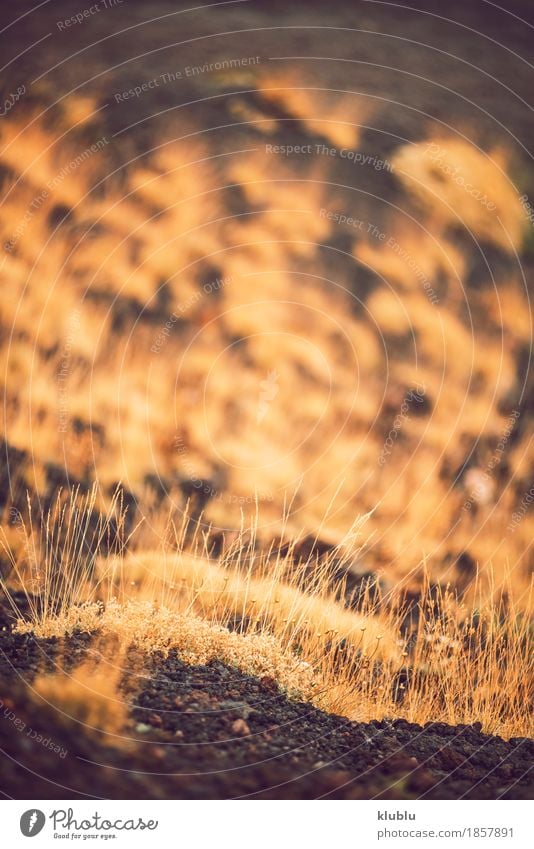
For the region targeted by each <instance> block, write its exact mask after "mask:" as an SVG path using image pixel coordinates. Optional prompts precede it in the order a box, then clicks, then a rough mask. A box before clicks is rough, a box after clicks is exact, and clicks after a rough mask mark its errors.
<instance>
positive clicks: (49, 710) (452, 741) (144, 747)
mask: <svg viewBox="0 0 534 849" xmlns="http://www.w3.org/2000/svg"><path fill="white" fill-rule="evenodd" d="M95 651H98V648H97V644H96V643H95V641H92V640H91V638H89V637H88V636H87V635H79V636H75V637H73V638H70V639H69V640H68V641H67V642H66V644H65V643H61V642H60V641H57V640H56V641H52V640H47V641H36V640H35V639H33V638H32V637H22V636H12V635H11V634H10V633H9V631H6V632H3V633H1V634H0V699H1V704H0V749H1V751H2V756H1V757H2V769H1V778H0V791H1V792H2V793H3V794H4V795H5V796H7V797H13V798H26V799H29V798H78V797H97V798H150V799H154V798H155V799H158V798H174V799H180V798H193V799H205V798H208V799H215V798H217V799H218V798H242V797H252V798H289V799H294V798H306V799H312V798H313V799H315V798H352V799H370V798H389V799H414V798H421V797H422V798H435V799H451V798H454V799H456V798H472V799H475V798H482V799H484V798H490V799H496V798H532V782H529V774H530V775H531V772H530V770H531V768H532V763H533V755H534V741H532V740H527V739H515V740H511V741H507V742H505V741H504V740H502V739H501V738H499V737H491V736H488V735H485V734H482V733H481V732H480V729H479V728H478V727H477V726H476V725H473V726H456V727H452V726H449V725H446V724H445V723H433V724H429V725H426V726H425V727H424V728H423V727H421V726H418V725H413V724H410V723H408V722H405V721H403V720H395V721H382V722H370V723H367V724H362V723H354V722H349V721H348V720H346V719H344V718H343V717H340V716H334V715H329V714H326V713H323V712H322V711H320V710H317V709H316V708H314V707H312V706H310V705H309V704H305V703H297V702H292V701H290V700H288V699H287V698H286V697H285V696H284V695H283V694H282V693H281V692H280V691H279V689H278V687H277V685H276V683H275V682H274V681H273V680H272V679H268V678H264V679H261V680H258V679H255V678H252V677H250V676H247V675H244V674H242V673H240V672H239V671H237V670H235V669H230V668H228V667H226V666H224V665H223V664H222V663H211V664H209V665H208V666H196V667H192V666H187V665H185V664H184V663H183V662H181V661H180V659H179V658H178V657H177V656H176V654H173V653H171V654H170V655H169V656H168V657H166V658H163V657H161V656H153V657H151V658H147V657H141V656H139V655H134V654H133V653H132V655H131V658H130V661H131V662H130V663H129V668H128V671H127V672H126V673H125V675H124V679H123V685H122V686H123V689H124V692H125V693H126V694H128V701H129V703H130V706H131V707H130V719H129V721H128V724H127V726H126V727H125V729H124V732H123V734H122V737H114V736H113V735H103V734H100V735H96V736H95V735H94V734H93V735H91V734H90V732H88V730H87V729H86V728H85V727H84V726H83V725H82V724H80V723H79V722H77V721H75V720H73V719H71V718H69V717H66V716H64V715H62V713H61V711H60V709H59V707H58V706H56V707H53V706H51V707H46V706H44V707H43V705H42V704H41V705H37V704H36V703H35V701H32V700H31V699H30V698H29V697H28V689H27V688H28V683H30V685H31V680H32V678H33V677H34V676H35V673H36V672H37V671H38V670H47V669H48V670H50V671H52V670H53V669H54V668H57V665H58V663H62V664H63V663H64V658H65V657H68V658H69V661H68V664H69V665H70V666H71V667H72V666H74V665H76V664H77V663H79V662H80V661H81V660H82V659H83V658H84V657H86V656H87V655H88V654H89V655H90V654H91V653H93V652H95ZM108 662H109V661H108ZM87 697H88V698H90V694H89V695H88V696H87ZM63 710H64V711H66V710H67V708H66V707H65V706H63ZM38 734H40V735H42V738H44V739H42V740H41V742H39V738H37V735H38ZM54 746H56V747H58V746H59V747H61V748H62V749H63V752H59V753H56V751H57V750H56V751H54V750H53V747H54ZM65 750H66V752H65Z"/></svg>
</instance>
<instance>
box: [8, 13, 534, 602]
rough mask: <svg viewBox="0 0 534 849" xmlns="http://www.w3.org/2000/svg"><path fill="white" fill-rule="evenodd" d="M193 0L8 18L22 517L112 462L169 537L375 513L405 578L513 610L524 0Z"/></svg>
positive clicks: (526, 372) (396, 576)
mask: <svg viewBox="0 0 534 849" xmlns="http://www.w3.org/2000/svg"><path fill="white" fill-rule="evenodd" d="M187 5H188V4H182V3H176V2H157V3H144V2H137V0H123V2H118V0H115V2H113V0H99V2H97V3H95V4H93V5H85V6H84V0H79V2H54V3H49V2H45V3H41V4H39V5H35V7H34V4H33V3H27V2H19V3H17V4H16V7H15V6H12V5H9V4H6V5H5V6H4V7H3V9H2V11H1V13H0V16H1V30H2V31H1V34H0V39H1V40H2V69H1V76H0V87H1V98H0V103H1V104H2V110H1V112H2V114H1V117H0V180H1V185H2V200H1V204H0V228H1V243H2V251H1V255H0V276H1V292H2V296H1V299H0V359H1V364H2V368H1V370H0V375H1V378H0V379H1V381H2V396H3V417H2V426H1V427H2V434H1V437H2V446H1V447H2V451H1V458H2V481H1V488H0V505H1V507H2V509H3V511H4V513H3V524H4V527H5V530H6V534H7V535H8V537H10V539H11V541H12V544H13V546H14V547H16V546H17V544H18V536H17V533H18V528H17V523H16V521H13V517H14V516H15V517H16V516H17V515H18V514H17V512H16V511H19V510H20V511H24V510H25V509H26V499H27V493H28V492H29V493H30V498H31V501H32V504H33V503H34V504H36V505H38V506H39V507H40V508H41V509H43V510H44V511H46V509H48V506H49V505H50V504H51V503H52V500H53V498H54V495H55V493H56V492H57V490H58V488H59V487H62V486H63V487H66V488H69V487H76V486H79V487H80V488H81V491H82V492H83V491H84V490H86V489H87V488H88V487H90V486H91V484H92V483H93V482H95V481H96V482H97V483H98V485H99V487H100V491H101V493H102V501H105V500H106V498H108V497H109V496H110V495H111V493H113V491H114V490H115V488H116V486H117V484H118V483H119V482H120V483H121V484H122V486H123V487H124V488H125V493H126V494H125V498H126V501H127V504H128V509H129V514H128V515H129V520H130V521H131V522H132V524H133V522H134V521H135V520H136V517H137V518H139V517H140V516H142V517H144V519H145V528H146V533H147V535H148V536H150V534H152V536H153V538H154V539H157V537H158V534H160V532H161V521H160V519H159V517H160V516H161V514H162V513H163V514H165V515H166V516H167V515H169V514H170V515H177V516H179V515H181V513H182V512H183V510H184V508H185V505H186V504H187V503H188V502H189V504H190V509H191V510H192V511H193V513H194V514H195V515H196V516H197V517H200V516H201V522H202V523H205V525H206V527H207V526H208V525H212V526H213V527H214V528H215V529H220V531H224V532H225V533H231V532H232V529H235V528H237V527H239V525H240V523H241V521H242V517H243V516H247V515H253V514H255V513H256V511H257V512H258V515H259V520H258V522H259V525H258V528H259V529H258V534H259V536H260V537H261V539H263V540H265V541H266V542H267V543H269V542H270V541H272V540H273V539H277V538H279V536H280V534H281V533H282V530H281V529H282V517H283V515H284V511H285V512H286V513H287V512H289V513H290V517H289V521H288V522H286V525H285V532H286V533H287V534H289V535H290V536H293V537H299V538H302V539H306V538H311V539H312V540H313V539H314V538H317V539H318V541H319V542H320V544H321V545H322V546H324V547H325V548H328V546H332V545H335V544H336V543H338V542H339V541H340V539H341V538H342V537H343V535H344V534H345V533H346V532H347V530H348V529H349V528H350V527H351V526H352V524H353V522H354V521H355V519H356V518H357V517H358V516H363V515H365V514H367V518H366V520H365V522H364V523H363V524H362V527H361V530H360V542H361V546H362V549H361V552H360V555H359V558H358V561H357V562H356V563H355V564H354V568H355V569H356V570H357V571H359V572H360V573H361V574H367V573H372V574H378V575H379V576H380V580H381V581H382V582H383V584H384V586H385V588H386V589H387V588H388V587H389V586H393V585H394V584H395V583H398V582H399V581H401V580H402V581H404V582H405V584H406V587H407V588H409V587H410V586H411V585H412V584H417V582H418V581H419V580H420V577H419V576H420V573H421V564H422V563H423V562H424V563H426V565H427V567H428V568H429V569H430V571H431V574H432V576H433V579H434V580H436V581H438V582H440V583H441V584H442V585H446V584H447V583H449V582H450V583H451V584H452V585H454V587H456V588H457V589H458V590H459V591H460V592H467V591H468V589H469V587H470V586H471V585H472V583H473V580H474V577H475V575H476V574H477V571H478V573H479V574H480V575H481V576H482V578H483V577H484V575H489V574H490V573H491V575H492V576H493V577H492V580H493V581H496V582H497V584H499V582H502V581H503V580H504V579H505V577H506V576H509V575H512V576H513V583H514V586H515V587H516V590H517V594H518V600H519V603H521V602H520V599H521V598H522V597H523V592H524V590H525V589H526V586H527V581H528V576H529V574H530V570H531V566H532V560H531V539H532V513H531V502H532V498H533V491H532V484H533V481H532V474H531V473H532V458H533V449H532V437H531V422H532V371H531V321H530V302H529V293H530V291H531V286H532V270H533V260H534V238H533V233H534V230H533V226H534V212H533V207H534V168H533V163H532V155H531V150H530V147H531V139H532V107H531V104H530V101H531V99H532V90H533V88H532V65H531V64H529V57H530V56H531V44H532V30H533V22H534V21H533V15H532V7H531V4H529V3H528V2H527V1H526V0H525V2H513V3H508V4H507V8H506V10H505V9H504V8H500V7H499V6H498V5H497V4H494V3H489V2H485V0H479V1H478V2H473V3H469V4H466V3H463V2H452V3H449V4H447V5H446V7H444V5H443V4H442V3H438V2H424V3H420V2H412V3H411V4H410V6H402V5H397V4H391V3H385V2H338V0H333V2H330V3H329V4H328V5H327V6H325V5H324V4H322V3H310V2H306V3H301V2H297V3H291V4H290V6H289V7H288V5H287V4H285V3H279V2H268V3H267V2H255V0H250V1H248V0H247V2H227V3H217V4H213V5H208V4H205V5H203V6H199V7H198V8H195V9H188V8H186V7H187ZM289 508H290V509H289ZM13 511H15V512H13ZM147 544H148V543H147ZM151 544H152V543H151ZM488 580H489V578H488Z"/></svg>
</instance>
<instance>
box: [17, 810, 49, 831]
mask: <svg viewBox="0 0 534 849" xmlns="http://www.w3.org/2000/svg"><path fill="white" fill-rule="evenodd" d="M45 822H46V817H45V815H44V814H43V812H42V811H38V810H37V809H36V808H33V809H32V810H30V811H25V812H24V813H23V814H22V816H21V818H20V830H21V831H22V833H23V835H24V837H35V835H36V834H39V832H40V831H42V830H43V826H44V824H45Z"/></svg>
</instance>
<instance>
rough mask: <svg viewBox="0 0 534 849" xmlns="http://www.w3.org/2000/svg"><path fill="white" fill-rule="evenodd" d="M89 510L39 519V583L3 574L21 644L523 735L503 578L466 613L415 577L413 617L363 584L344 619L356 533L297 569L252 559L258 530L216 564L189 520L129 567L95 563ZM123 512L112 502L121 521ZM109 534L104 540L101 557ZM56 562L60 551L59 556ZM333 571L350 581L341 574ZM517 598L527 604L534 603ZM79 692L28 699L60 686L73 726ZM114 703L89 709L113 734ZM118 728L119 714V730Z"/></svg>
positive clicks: (258, 556)
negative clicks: (223, 676) (211, 670)
mask: <svg viewBox="0 0 534 849" xmlns="http://www.w3.org/2000/svg"><path fill="white" fill-rule="evenodd" d="M95 499H96V493H92V494H91V496H90V497H88V499H86V502H85V504H84V505H81V506H79V507H77V505H76V499H74V498H71V500H70V502H69V503H67V504H65V505H63V508H62V509H59V508H56V511H55V517H54V520H53V521H52V520H51V519H50V520H49V521H47V522H46V523H45V527H46V531H45V542H44V549H42V551H44V553H45V557H44V558H43V560H42V561H41V562H42V569H43V570H44V573H43V574H42V576H41V578H42V579H41V580H40V582H38V584H37V585H35V584H34V583H32V580H33V577H32V576H33V575H34V567H33V566H32V562H31V558H28V557H25V558H24V557H22V559H21V557H19V558H18V559H17V557H16V555H15V553H14V552H11V555H10V556H11V558H12V561H13V564H14V566H13V573H12V578H11V580H10V581H9V582H8V583H6V582H2V589H3V590H4V592H5V593H6V594H7V596H8V598H11V600H12V603H13V608H14V611H15V613H17V614H18V620H17V622H16V624H15V629H16V630H17V631H18V632H19V633H33V634H35V635H36V636H37V637H39V638H49V637H56V638H60V637H63V636H64V635H66V634H72V633H75V632H88V633H94V634H98V635H100V636H101V637H103V638H104V639H109V638H113V639H115V640H118V643H119V645H120V646H121V647H122V650H123V651H125V650H126V649H127V648H128V647H135V648H137V649H139V650H141V651H142V652H144V653H147V654H151V653H153V652H163V653H167V652H168V651H169V650H170V649H176V650H177V652H178V653H179V655H180V657H181V659H182V660H184V661H185V662H187V663H191V664H205V663H208V662H209V661H210V660H213V659H218V660H221V661H223V662H225V663H227V664H229V665H230V666H233V667H236V668H238V669H241V670H243V671H245V672H246V673H248V674H253V675H257V676H265V675H266V676H269V677H272V678H274V679H275V680H276V681H277V682H278V683H279V685H280V686H281V687H282V688H283V689H284V690H285V691H286V692H287V693H288V694H289V695H290V696H291V697H296V698H300V699H305V700H309V701H312V702H313V703H315V704H316V705H318V706H320V707H321V708H323V709H326V710H330V711H335V712H338V713H341V714H344V715H347V716H349V717H350V718H352V719H357V720H370V719H372V718H384V717H394V716H403V717H406V718H407V719H409V720H410V721H414V722H419V723H424V722H427V721H430V720H439V721H447V722H450V723H453V724H454V723H459V722H474V721H479V722H481V723H482V725H483V728H484V729H485V730H486V731H489V732H494V733H499V734H501V735H503V736H508V737H509V736H527V735H528V734H530V733H531V732H532V727H531V721H532V718H531V712H530V703H531V702H530V696H531V695H532V659H531V645H532V644H531V631H530V623H529V619H528V617H527V616H525V615H524V614H523V613H522V611H521V609H520V608H519V606H518V605H517V604H516V603H515V601H514V592H513V583H512V579H511V578H510V580H509V581H508V582H507V584H506V586H505V587H504V588H502V587H501V588H496V587H488V586H486V585H485V584H484V581H482V580H480V581H478V580H477V581H476V582H475V585H474V587H473V588H472V593H471V596H472V599H471V601H470V602H469V603H467V602H463V603H462V602H461V601H460V600H459V599H458V597H457V596H456V595H455V594H454V593H453V592H452V591H451V590H449V589H446V590H440V589H436V586H435V585H433V584H432V583H431V582H430V580H429V576H428V574H427V573H425V572H424V570H423V583H424V587H423V591H422V593H421V596H420V598H419V601H418V603H417V605H416V606H415V607H414V606H412V607H411V608H410V611H409V610H408V608H407V607H406V598H405V597H404V596H403V593H402V592H401V591H400V589H399V590H397V591H396V592H395V593H389V594H388V596H384V594H383V592H379V593H378V596H376V595H375V594H374V592H373V591H372V588H371V587H367V588H366V589H365V591H364V592H363V593H362V594H361V595H360V597H359V600H358V602H357V604H356V605H354V607H353V606H352V605H351V606H350V607H348V606H346V601H345V599H346V580H347V574H346V568H347V567H348V565H349V560H350V558H349V556H348V554H349V552H350V551H353V552H354V546H355V542H356V540H357V535H355V534H354V533H352V534H349V535H347V538H346V540H345V541H344V545H343V546H339V547H338V548H337V549H334V551H333V552H332V554H331V555H326V557H324V558H322V559H318V558H310V559H308V560H305V561H299V560H298V559H297V558H295V557H294V556H292V551H291V548H290V550H289V551H288V552H287V551H286V552H285V553H284V556H281V555H280V552H279V551H278V553H277V552H276V550H274V549H273V547H272V546H271V548H270V549H268V550H263V551H262V549H261V546H260V547H258V541H257V538H256V532H257V527H252V528H249V529H246V530H242V531H241V533H240V534H239V535H238V536H237V537H236V538H234V539H233V540H232V541H231V542H230V543H229V544H228V545H227V547H225V548H223V551H222V552H221V553H220V554H219V555H218V557H217V558H215V559H214V558H213V557H212V558H210V557H209V551H210V544H211V543H212V540H211V539H210V536H209V534H207V533H206V532H204V533H202V532H201V531H199V530H198V528H200V525H198V524H197V531H196V533H195V534H194V535H193V537H192V539H189V541H188V542H187V543H185V542H184V540H185V532H186V529H187V528H188V525H189V523H188V522H187V521H185V522H184V525H183V526H182V528H180V529H176V528H172V529H171V532H170V534H169V535H168V536H169V539H173V541H174V544H173V545H170V546H169V548H168V549H167V550H165V549H162V550H161V551H159V552H158V551H154V552H147V551H143V552H138V553H131V554H126V555H125V554H124V553H123V546H122V545H121V546H118V549H119V551H118V553H116V554H115V555H114V556H110V557H105V558H104V557H100V558H99V559H97V558H96V557H95V556H94V551H95V536H94V532H93V535H92V537H91V538H90V539H87V530H86V528H87V518H88V516H89V514H90V512H91V510H92V507H93V506H94V503H95ZM118 505H120V497H119V496H117V498H116V500H115V513H116V517H119V519H120V515H121V511H120V509H119V507H118ZM73 523H74V524H73ZM55 525H59V528H63V530H64V529H65V526H68V528H69V530H68V532H67V533H63V538H64V539H65V538H66V539H67V540H72V539H76V540H77V541H78V544H79V545H78V548H77V549H76V548H74V547H73V545H72V544H69V545H68V546H65V547H62V546H61V545H60V544H59V550H57V549H56V548H55V546H57V545H58V539H59V538H60V537H61V536H62V534H61V533H59V532H58V530H57V529H55ZM108 527H109V525H106V528H108ZM357 530H358V529H357ZM103 537H104V534H103V531H102V528H101V529H99V531H98V534H97V537H96V543H97V545H96V550H97V549H98V543H99V542H101V541H102V539H103ZM7 542H8V541H7V539H4V545H5V546H6V545H7ZM87 542H89V543H90V546H92V548H91V547H89V548H88V546H87V545H85V543H87ZM35 550H36V551H38V550H39V546H37V547H36V549H35ZM62 551H64V552H67V551H68V552H69V557H68V558H67V559H66V558H65V555H64V554H62ZM77 552H78V553H77ZM36 556H37V557H38V556H39V555H38V554H36ZM334 564H335V568H334ZM340 567H341V573H343V571H344V569H343V567H345V575H344V576H341V577H339V576H338V577H336V575H338V573H339V570H340ZM15 589H18V590H22V591H23V592H24V591H25V592H26V593H27V597H28V602H29V611H30V613H29V617H26V618H23V617H22V616H21V614H20V613H19V612H18V606H17V604H16V602H15V601H14V596H13V591H14V590H15ZM523 601H524V603H525V605H526V606H527V607H528V606H529V604H530V601H531V599H530V597H529V598H527V599H524V600H523ZM408 614H409V616H408ZM407 617H408V618H407ZM81 674H82V673H81ZM84 675H85V671H83V674H82V678H83V677H84ZM91 675H92V673H91ZM99 675H100V673H98V675H97V680H101V681H102V682H107V683H106V684H105V686H106V687H107V686H108V685H109V687H110V688H111V689H110V691H109V692H115V691H116V690H117V681H115V683H112V682H110V677H109V674H108V672H106V669H105V668H104V669H103V670H101V675H100V677H99ZM91 680H92V678H91ZM58 682H59V683H58ZM63 682H64V683H63ZM82 683H83V682H82ZM78 684H79V681H78V678H77V677H76V675H74V676H73V677H72V678H71V679H70V683H68V681H67V678H64V677H62V678H61V681H59V679H57V680H56V679H55V678H49V677H46V678H44V679H39V683H38V686H37V691H38V692H39V694H40V695H41V696H42V697H43V698H47V693H49V694H50V700H52V697H54V695H55V694H57V692H58V690H59V689H62V688H64V687H65V694H66V695H65V696H64V697H63V701H64V702H65V704H66V705H68V710H69V711H70V712H71V714H73V715H76V716H77V715H78V714H76V710H78V708H76V702H77V701H79V702H80V704H83V698H81V697H80V692H81V689H82V690H83V686H82V688H81V689H80V687H79V686H78ZM47 688H48V689H47ZM95 692H97V693H100V691H99V689H98V687H97V689H96V690H95ZM109 692H108V691H107V690H106V692H105V693H103V694H100V695H101V696H102V697H100V695H99V697H98V698H97V699H96V701H95V705H94V706H93V707H92V708H91V710H94V711H96V712H97V713H98V716H99V717H101V720H102V722H103V723H104V725H105V726H106V727H107V725H109V726H110V727H111V728H112V729H115V726H114V725H113V721H114V720H113V716H114V713H113V711H114V708H113V704H114V699H113V698H112V697H111V696H110V695H109ZM117 698H118V699H119V697H118V696H117ZM71 701H72V702H74V704H72V705H71ZM108 701H109V702H110V704H109V705H107V702H108ZM119 702H120V699H119ZM62 703H63V702H62ZM108 707H110V709H111V717H110V719H109V723H108V721H107V720H106V710H107V708H108ZM79 710H80V711H81V714H80V716H82V719H83V721H84V722H85V721H87V723H88V724H89V725H92V724H98V721H99V720H98V717H93V718H92V719H91V718H90V717H89V714H88V715H87V717H85V714H83V711H84V708H83V707H80V708H79ZM87 710H89V708H87ZM117 716H118V715H117ZM93 719H94V722H93ZM122 721H123V718H122V715H121V716H120V717H119V718H118V719H117V722H119V723H120V722H122ZM106 723H107V725H106Z"/></svg>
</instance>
